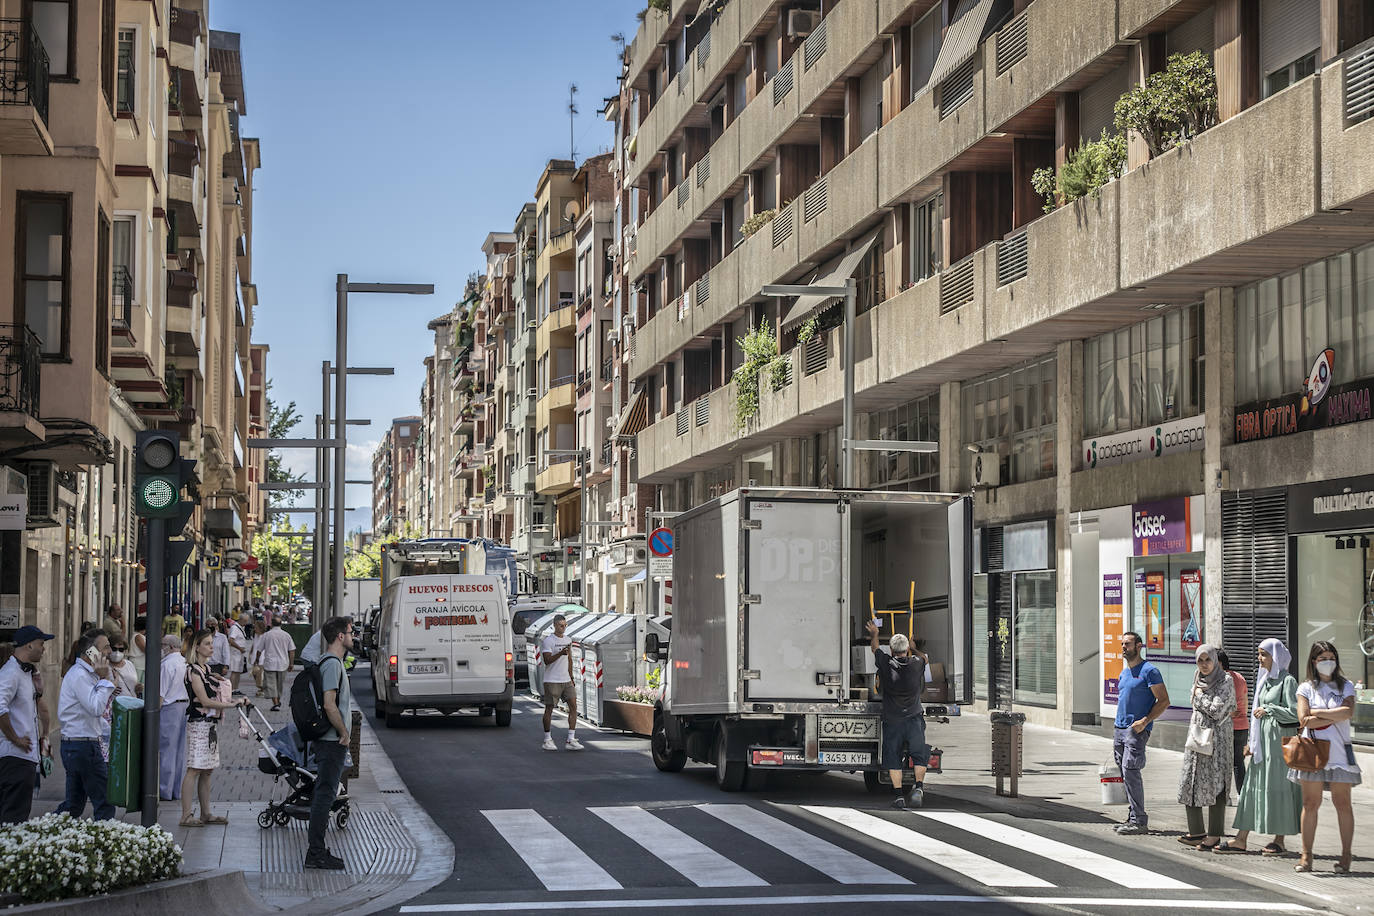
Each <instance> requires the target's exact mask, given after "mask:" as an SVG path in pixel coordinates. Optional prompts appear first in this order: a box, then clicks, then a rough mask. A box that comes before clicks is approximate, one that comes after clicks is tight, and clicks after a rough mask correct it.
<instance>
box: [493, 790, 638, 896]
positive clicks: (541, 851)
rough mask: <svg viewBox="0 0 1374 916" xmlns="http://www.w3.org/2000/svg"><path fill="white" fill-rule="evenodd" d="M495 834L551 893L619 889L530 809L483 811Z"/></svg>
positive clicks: (570, 842)
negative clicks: (522, 860) (499, 836)
mask: <svg viewBox="0 0 1374 916" xmlns="http://www.w3.org/2000/svg"><path fill="white" fill-rule="evenodd" d="M482 816H483V817H485V818H486V819H487V820H488V821H489V822H490V823H491V825H492V826H493V827H495V828H496V832H497V833H499V834H500V835H501V838H502V839H504V840H505V841H506V842H507V843H509V844H510V845H511V848H512V849H514V850H515V852H516V853H517V854H518V855H519V856H520V858H521V859H524V860H525V864H526V865H528V866H529V867H530V870H531V871H533V872H534V874H535V877H537V878H538V879H539V880H540V881H542V882H544V887H546V888H547V889H549V890H551V891H594V890H619V889H620V882H619V881H617V880H615V879H614V878H612V877H611V876H610V875H609V874H607V873H606V871H605V870H604V869H603V868H602V867H601V866H600V865H597V864H596V863H595V862H593V861H592V860H591V858H590V857H589V856H588V855H587V854H586V853H585V852H583V851H582V850H581V849H579V848H578V847H577V845H576V844H575V843H573V841H572V840H570V839H568V838H567V837H566V836H564V835H563V834H562V833H561V832H560V831H559V830H558V828H557V827H555V826H553V825H552V824H550V823H549V822H548V821H546V820H544V818H542V817H540V816H539V813H538V812H537V811H535V810H533V809H532V808H515V809H510V810H504V811H483V812H482Z"/></svg>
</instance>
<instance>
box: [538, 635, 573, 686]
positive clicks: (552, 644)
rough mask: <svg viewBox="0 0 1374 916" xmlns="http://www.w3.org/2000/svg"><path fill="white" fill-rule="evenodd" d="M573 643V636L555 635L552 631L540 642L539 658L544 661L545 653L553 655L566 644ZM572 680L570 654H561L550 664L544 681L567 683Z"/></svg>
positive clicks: (547, 682) (548, 682)
mask: <svg viewBox="0 0 1374 916" xmlns="http://www.w3.org/2000/svg"><path fill="white" fill-rule="evenodd" d="M570 645H572V637H571V636H555V635H553V634H552V633H550V634H549V635H548V636H545V637H544V640H543V641H542V642H541V643H539V659H540V661H543V659H544V653H545V652H547V653H549V654H550V655H553V654H555V653H557V652H561V651H562V650H563V647H564V646H570ZM571 680H572V675H571V674H569V673H568V656H566V655H560V656H559V657H558V660H557V661H555V662H554V663H553V664H552V665H549V666H548V668H547V670H545V672H544V683H546V684H566V683H568V682H569V681H571Z"/></svg>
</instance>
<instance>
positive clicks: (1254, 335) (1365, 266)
mask: <svg viewBox="0 0 1374 916" xmlns="http://www.w3.org/2000/svg"><path fill="white" fill-rule="evenodd" d="M1327 349H1330V350H1332V351H1333V352H1334V354H1335V356H1334V358H1333V359H1332V361H1331V363H1332V365H1331V382H1332V384H1336V385H1340V384H1345V383H1347V382H1353V381H1356V380H1358V379H1362V378H1367V377H1369V376H1371V375H1374V245H1371V246H1366V247H1364V248H1361V249H1359V250H1356V251H1351V252H1345V253H1344V254H1339V255H1336V256H1335V257H1331V258H1327V259H1325V260H1323V261H1317V262H1314V263H1312V264H1308V265H1307V266H1305V267H1303V268H1301V269H1299V270H1295V271H1293V272H1292V273H1288V274H1284V275H1282V276H1278V277H1270V278H1269V279H1268V280H1262V281H1260V282H1259V283H1255V284H1252V285H1250V286H1247V287H1244V288H1242V289H1240V290H1237V292H1236V375H1235V388H1236V403H1238V404H1244V403H1249V402H1251V401H1259V400H1265V399H1267V398H1275V397H1279V396H1281V395H1285V394H1289V393H1291V392H1294V391H1297V390H1299V389H1300V388H1301V387H1302V383H1303V381H1304V380H1305V379H1306V378H1307V375H1308V371H1309V370H1310V369H1311V367H1312V363H1313V361H1314V360H1315V359H1316V358H1317V357H1318V356H1319V355H1320V354H1321V353H1322V351H1323V350H1327Z"/></svg>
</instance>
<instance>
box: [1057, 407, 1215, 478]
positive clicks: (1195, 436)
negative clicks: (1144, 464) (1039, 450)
mask: <svg viewBox="0 0 1374 916" xmlns="http://www.w3.org/2000/svg"><path fill="white" fill-rule="evenodd" d="M1206 429H1207V416H1206V414H1199V415H1198V416H1196V417H1186V418H1184V419H1182V420H1170V421H1168V422H1167V423H1158V424H1155V425H1154V426H1144V427H1141V428H1140V429H1133V430H1131V431H1130V432H1124V433H1113V434H1111V435H1107V436H1090V437H1089V438H1087V439H1084V440H1083V467H1085V468H1101V467H1112V466H1114V465H1118V464H1129V463H1130V462H1132V461H1140V460H1142V459H1148V458H1161V457H1163V456H1165V455H1174V454H1178V453H1179V452H1195V451H1197V450H1199V449H1201V448H1202V444H1203V434H1204V432H1205V431H1206Z"/></svg>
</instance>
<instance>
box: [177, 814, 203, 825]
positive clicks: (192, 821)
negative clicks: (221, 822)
mask: <svg viewBox="0 0 1374 916" xmlns="http://www.w3.org/2000/svg"><path fill="white" fill-rule="evenodd" d="M177 824H178V826H181V827H204V826H205V822H204V821H202V820H201V819H200V818H198V817H196V816H195V815H192V816H190V817H183V818H182V819H181V820H180V821H178V822H177Z"/></svg>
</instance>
